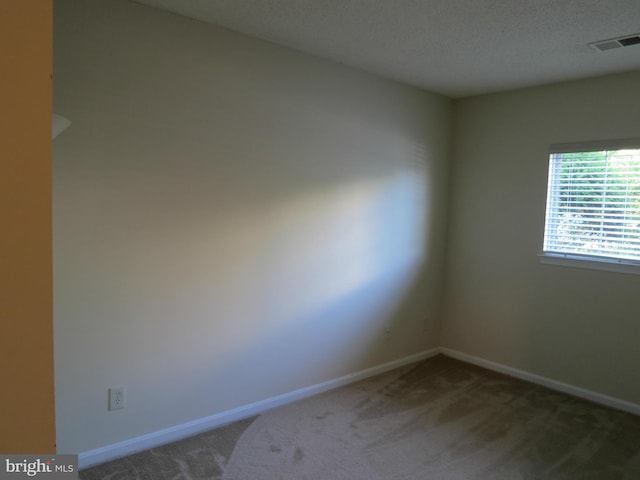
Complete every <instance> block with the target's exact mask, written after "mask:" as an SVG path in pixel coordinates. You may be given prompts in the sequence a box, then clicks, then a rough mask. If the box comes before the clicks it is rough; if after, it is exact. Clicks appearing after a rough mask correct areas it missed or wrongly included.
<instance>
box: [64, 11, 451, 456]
mask: <svg viewBox="0 0 640 480" xmlns="http://www.w3.org/2000/svg"><path fill="white" fill-rule="evenodd" d="M55 7H56V12H55V13H56V15H55V20H56V23H55V74H56V77H55V86H54V101H55V107H56V112H57V113H60V114H62V115H64V116H66V117H68V118H70V119H71V121H72V122H73V123H72V125H71V127H70V128H69V129H68V130H67V131H65V133H64V134H62V135H61V136H60V137H59V138H58V139H56V141H55V151H54V279H55V331H56V344H55V346H56V374H57V378H56V388H57V390H56V394H57V418H58V425H59V428H58V442H59V449H61V450H63V451H69V452H82V451H87V450H90V449H94V448H96V447H100V446H103V445H108V444H112V443H114V442H118V441H121V440H126V439H129V438H131V437H135V436H138V435H143V434H147V433H151V432H154V431H157V430H161V429H164V428H167V427H171V426H174V425H179V424H182V423H184V422H188V421H191V420H196V419H199V418H202V417H206V416H208V415H213V414H215V413H218V412H222V411H226V410H229V409H231V408H234V407H238V406H241V405H245V404H248V403H251V402H256V401H259V400H262V399H265V398H269V397H272V396H275V395H278V394H282V393H285V392H289V391H292V390H294V389H297V388H301V387H304V386H308V385H313V384H316V383H319V382H322V381H325V380H329V379H332V378H336V377H339V376H342V375H346V374H349V373H352V372H355V371H358V370H361V369H364V368H367V367H372V366H375V365H378V364H381V363H383V362H387V361H391V360H394V359H398V358H402V357H404V356H407V355H410V354H413V353H416V352H420V351H423V350H425V349H428V348H431V347H435V346H437V345H438V324H439V318H440V306H441V305H440V302H441V293H442V276H443V261H444V254H443V252H444V231H445V200H446V188H447V158H448V146H449V130H450V125H449V122H450V101H449V100H447V99H445V98H443V97H440V96H437V95H431V94H427V93H424V92H421V91H419V90H416V89H413V88H409V87H405V86H402V85H400V84H397V83H394V82H391V81H387V80H383V79H380V78H376V77H373V76H370V75H367V74H364V73H362V72H359V71H357V70H352V69H349V68H345V67H342V66H339V65H336V64H333V63H330V62H326V61H322V60H319V59H315V58H312V57H309V56H305V55H302V54H299V53H296V52H292V51H289V50H286V49H282V48H279V47H276V46H273V45H271V44H268V43H265V42H260V41H257V40H254V39H250V38H247V37H244V36H241V35H237V34H234V33H231V32H229V31H226V30H223V29H219V28H214V27H211V26H207V25H204V24H201V23H199V22H195V21H192V20H188V19H185V18H181V17H178V16H175V15H170V14H166V13H163V12H160V11H157V10H153V9H150V8H147V7H143V6H140V5H136V4H133V3H130V2H125V1H110V2H102V1H70V0H57V1H56V4H55ZM120 384H124V385H126V387H127V394H128V398H127V407H126V408H125V409H124V410H120V411H116V412H108V411H107V408H106V404H107V388H108V387H109V386H111V385H120Z"/></svg>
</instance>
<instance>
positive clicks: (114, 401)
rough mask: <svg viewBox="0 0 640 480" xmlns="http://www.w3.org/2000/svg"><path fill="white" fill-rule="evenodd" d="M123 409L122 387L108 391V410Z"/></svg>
mask: <svg viewBox="0 0 640 480" xmlns="http://www.w3.org/2000/svg"><path fill="white" fill-rule="evenodd" d="M121 408H124V385H121V386H119V387H111V388H110V389H109V410H120V409H121Z"/></svg>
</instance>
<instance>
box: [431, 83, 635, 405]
mask: <svg viewBox="0 0 640 480" xmlns="http://www.w3.org/2000/svg"><path fill="white" fill-rule="evenodd" d="M638 85H640V72H635V73H629V74H624V75H615V76H609V77H603V78H597V79H592V80H586V81H580V82H571V83H563V84H557V85H553V86H548V87H541V88H531V89H526V90H520V91H514V92H510V93H502V94H496V95H487V96H481V97H476V98H470V99H466V100H462V101H458V102H456V106H455V110H454V115H455V122H454V124H455V127H454V132H455V133H454V141H453V145H454V156H453V167H452V169H453V171H452V177H453V191H452V196H451V198H452V203H451V217H450V220H451V221H450V238H449V242H448V264H447V273H446V275H447V284H446V291H447V296H446V318H445V321H444V327H443V331H442V345H443V346H445V347H449V348H453V349H456V350H460V351H462V352H464V353H467V354H471V355H475V356H478V357H481V358H484V359H487V360H492V361H496V362H499V363H502V364H505V365H507V366H511V367H515V368H519V369H522V370H526V371H528V372H532V373H536V374H539V375H543V376H546V377H549V378H552V379H555V380H559V381H563V382H566V383H569V384H573V385H576V386H579V387H583V388H587V389H590V390H594V391H597V392H600V393H605V394H608V395H611V396H614V397H618V398H621V399H623V400H628V401H631V402H636V403H640V383H639V382H638V366H639V365H640V348H638V338H640V319H639V316H638V312H640V295H639V292H640V276H634V275H626V274H618V273H609V272H601V271H591V270H580V269H574V268H568V267H559V266H551V265H541V264H540V263H539V261H538V258H537V254H538V253H540V251H541V249H542V236H543V229H544V212H545V200H546V184H547V168H548V147H549V145H550V144H552V143H557V142H572V141H581V140H600V139H614V138H628V137H637V136H638V131H639V130H638V127H639V126H640V89H639V88H638Z"/></svg>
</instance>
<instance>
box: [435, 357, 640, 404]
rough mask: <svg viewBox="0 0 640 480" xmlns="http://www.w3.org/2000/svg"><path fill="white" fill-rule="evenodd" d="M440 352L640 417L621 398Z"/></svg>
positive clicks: (485, 361) (478, 358)
mask: <svg viewBox="0 0 640 480" xmlns="http://www.w3.org/2000/svg"><path fill="white" fill-rule="evenodd" d="M438 350H439V351H440V353H442V354H443V355H446V356H448V357H451V358H455V359H458V360H462V361H463V362H467V363H472V364H474V365H477V366H479V367H484V368H486V369H488V370H493V371H495V372H499V373H504V374H505V375H509V376H510V377H515V378H519V379H521V380H526V381H527V382H531V383H535V384H538V385H542V386H544V387H547V388H550V389H552V390H557V391H559V392H563V393H568V394H569V395H573V396H574V397H579V398H583V399H585V400H589V401H591V402H594V403H598V404H600V405H604V406H607V407H611V408H615V409H617V410H622V411H624V412H628V413H633V414H634V415H640V405H638V404H637V403H632V402H627V401H626V400H620V399H619V398H615V397H610V396H608V395H603V394H602V393H597V392H594V391H592V390H587V389H585V388H580V387H576V386H574V385H569V384H568V383H563V382H559V381H557V380H552V379H550V378H547V377H543V376H541V375H536V374H535V373H529V372H526V371H524V370H519V369H517V368H513V367H508V366H506V365H502V364H501V363H497V362H492V361H491V360H485V359H483V358H480V357H476V356H473V355H469V354H466V353H462V352H459V351H456V350H452V349H450V348H445V347H440V348H439V349H438Z"/></svg>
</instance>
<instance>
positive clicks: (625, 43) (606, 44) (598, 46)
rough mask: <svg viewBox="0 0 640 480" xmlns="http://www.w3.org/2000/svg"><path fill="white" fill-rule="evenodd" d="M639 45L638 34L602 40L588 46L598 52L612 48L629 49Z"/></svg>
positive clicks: (639, 35) (639, 37) (639, 36)
mask: <svg viewBox="0 0 640 480" xmlns="http://www.w3.org/2000/svg"><path fill="white" fill-rule="evenodd" d="M639 43H640V33H636V34H633V35H627V36H626V37H620V38H612V39H611V40H602V41H601V42H593V43H590V44H589V46H590V47H591V48H593V49H594V50H597V51H599V52H604V51H606V50H613V49H614V48H622V47H630V46H631V45H638V44H639Z"/></svg>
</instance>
